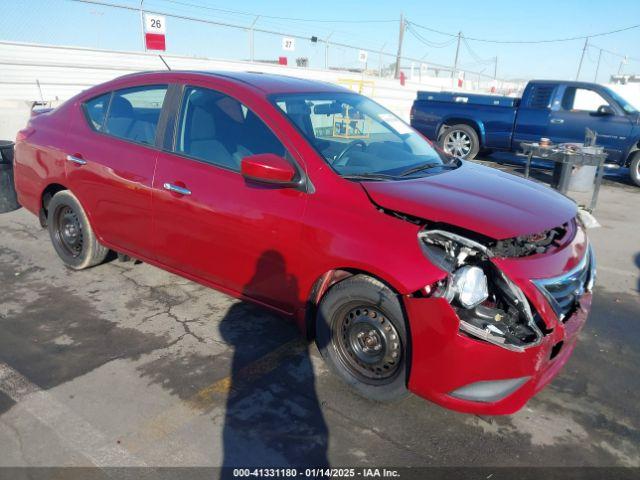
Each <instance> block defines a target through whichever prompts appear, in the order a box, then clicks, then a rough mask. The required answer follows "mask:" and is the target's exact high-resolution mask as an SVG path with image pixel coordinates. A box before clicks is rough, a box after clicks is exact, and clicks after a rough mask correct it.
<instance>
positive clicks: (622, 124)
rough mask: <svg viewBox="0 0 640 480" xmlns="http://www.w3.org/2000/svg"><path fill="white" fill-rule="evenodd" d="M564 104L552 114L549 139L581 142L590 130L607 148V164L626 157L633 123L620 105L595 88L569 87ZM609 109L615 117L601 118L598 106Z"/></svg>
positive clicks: (562, 99)
mask: <svg viewBox="0 0 640 480" xmlns="http://www.w3.org/2000/svg"><path fill="white" fill-rule="evenodd" d="M560 98H561V102H560V104H559V105H557V106H555V107H554V109H553V110H552V112H551V117H550V124H549V138H550V139H551V140H552V141H553V142H556V143H566V142H576V143H582V142H583V141H584V138H585V131H586V129H587V128H590V129H591V130H593V131H594V132H596V133H597V134H598V139H597V143H598V145H602V146H604V148H605V150H606V152H607V153H608V161H612V162H617V161H618V160H620V158H621V157H622V155H623V149H624V147H625V145H626V142H627V138H628V136H629V134H630V133H631V128H632V124H631V121H630V120H629V118H628V117H627V116H626V115H625V114H624V112H622V111H620V108H618V106H617V104H616V103H615V102H613V101H611V100H610V99H608V98H605V97H604V96H603V95H602V94H600V93H599V92H597V91H596V90H594V89H591V88H586V87H574V86H566V87H565V88H564V92H561V97H560ZM602 105H608V106H610V107H611V108H612V109H613V111H614V112H615V114H614V115H601V114H599V113H598V107H600V106H602Z"/></svg>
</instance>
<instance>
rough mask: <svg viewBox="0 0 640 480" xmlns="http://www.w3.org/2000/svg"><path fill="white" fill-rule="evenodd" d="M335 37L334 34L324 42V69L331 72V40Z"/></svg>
mask: <svg viewBox="0 0 640 480" xmlns="http://www.w3.org/2000/svg"><path fill="white" fill-rule="evenodd" d="M331 35H333V32H331V33H330V34H329V36H328V37H327V38H326V39H325V41H324V69H325V70H329V39H330V38H331Z"/></svg>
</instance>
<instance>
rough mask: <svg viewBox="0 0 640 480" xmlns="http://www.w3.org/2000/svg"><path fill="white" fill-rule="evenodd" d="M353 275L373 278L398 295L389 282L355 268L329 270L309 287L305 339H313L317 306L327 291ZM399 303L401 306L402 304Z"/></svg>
mask: <svg viewBox="0 0 640 480" xmlns="http://www.w3.org/2000/svg"><path fill="white" fill-rule="evenodd" d="M354 275H366V276H368V277H371V278H374V279H376V280H378V281H379V282H381V283H383V284H384V285H385V286H386V287H387V288H388V289H389V290H391V291H392V292H393V293H395V294H396V295H399V293H398V291H397V290H396V289H395V288H393V287H392V286H391V285H390V284H389V282H386V281H385V280H384V279H382V278H380V277H378V276H376V275H373V274H371V273H369V272H366V271H364V270H358V269H355V268H337V269H334V270H329V271H328V272H325V273H324V274H322V275H321V276H320V277H318V279H317V280H316V281H315V282H314V284H313V287H311V293H310V294H309V298H308V299H307V305H306V309H305V325H306V335H307V339H309V340H313V338H314V337H315V323H316V312H317V309H318V305H319V304H320V302H321V301H322V299H323V298H324V296H325V295H326V294H327V292H328V291H329V289H330V288H331V287H332V286H334V285H335V284H337V283H340V282H342V281H343V280H345V279H347V278H349V277H353V276H354ZM400 303H401V304H402V302H400ZM403 308H404V306H403Z"/></svg>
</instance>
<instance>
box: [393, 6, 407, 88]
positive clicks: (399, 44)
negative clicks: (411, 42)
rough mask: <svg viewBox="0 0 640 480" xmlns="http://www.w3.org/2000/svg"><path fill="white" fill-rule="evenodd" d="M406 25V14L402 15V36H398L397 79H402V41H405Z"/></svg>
mask: <svg viewBox="0 0 640 480" xmlns="http://www.w3.org/2000/svg"><path fill="white" fill-rule="evenodd" d="M405 28H406V24H405V21H404V14H403V13H401V14H400V34H399V35H398V55H397V56H396V73H395V75H394V77H395V78H400V60H401V58H402V40H403V39H404V30H405Z"/></svg>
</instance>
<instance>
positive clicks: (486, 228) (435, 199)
mask: <svg viewBox="0 0 640 480" xmlns="http://www.w3.org/2000/svg"><path fill="white" fill-rule="evenodd" d="M362 185H363V187H364V188H365V190H366V191H367V193H368V194H369V196H370V197H371V199H372V200H373V201H374V202H375V203H376V204H378V205H380V206H381V207H383V208H386V209H389V210H394V211H397V212H400V213H404V214H408V215H412V216H414V217H419V218H423V219H425V220H427V221H432V222H442V223H448V224H450V225H455V226H457V227H460V228H464V229H467V230H472V231H474V232H477V233H480V234H482V235H485V236H487V237H491V238H494V239H497V240H501V239H506V238H512V237H517V236H519V235H525V234H533V233H540V232H543V231H545V230H548V229H551V228H555V227H558V226H560V225H562V224H563V223H565V222H567V221H568V220H570V219H571V218H573V217H574V216H575V215H576V213H577V209H576V205H575V204H574V203H573V202H572V201H571V200H569V199H568V198H566V197H564V196H563V195H560V194H559V193H557V192H555V191H554V190H551V189H550V188H547V187H545V186H543V185H540V184H537V183H535V182H532V181H530V180H526V179H524V178H520V177H517V176H515V175H511V174H508V173H504V172H501V171H500V170H496V169H494V168H489V167H484V166H482V165H478V164H474V163H470V162H464V163H463V164H462V166H461V167H459V168H457V169H456V170H451V171H446V172H443V173H441V174H437V175H433V176H427V177H422V178H418V179H413V180H402V181H391V182H362Z"/></svg>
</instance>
